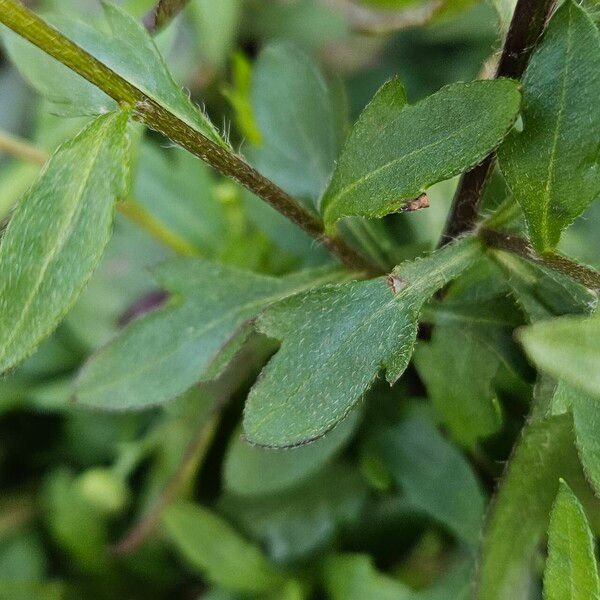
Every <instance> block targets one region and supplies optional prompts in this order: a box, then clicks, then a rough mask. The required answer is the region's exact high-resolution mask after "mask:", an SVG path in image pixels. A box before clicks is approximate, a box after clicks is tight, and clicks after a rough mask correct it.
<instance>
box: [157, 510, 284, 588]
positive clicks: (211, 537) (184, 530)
mask: <svg viewBox="0 0 600 600" xmlns="http://www.w3.org/2000/svg"><path fill="white" fill-rule="evenodd" d="M163 520H164V524H165V527H166V530H167V533H168V535H169V538H170V539H171V541H172V542H173V543H174V544H175V546H176V547H177V549H178V550H179V552H180V553H181V554H182V555H183V557H184V558H185V559H186V560H187V561H188V562H189V563H190V564H191V565H193V566H194V567H196V568H197V569H199V570H200V571H201V572H202V573H203V574H205V575H206V577H207V578H208V579H209V580H210V581H212V582H213V583H216V584H218V585H221V586H223V587H224V588H226V589H229V590H233V591H239V592H248V593H251V592H255V593H257V592H267V591H269V590H272V589H273V588H276V587H279V586H280V585H282V584H283V583H284V578H283V576H282V575H281V574H280V573H278V572H277V571H276V570H275V569H274V568H273V567H272V566H271V565H270V564H269V562H268V561H267V559H266V557H265V556H264V554H263V553H262V552H261V551H260V549H259V548H258V547H256V546H254V545H252V544H250V543H249V542H247V541H246V540H244V539H243V538H242V537H241V536H239V535H238V533H237V532H236V531H235V530H234V529H233V528H232V527H231V525H229V524H228V523H227V522H226V521H225V520H223V519H222V518H221V517H219V516H217V515H216V514H214V513H213V512H211V511H210V510H208V509H206V508H203V507H201V506H199V505H195V504H191V503H188V502H186V503H184V502H181V503H179V504H176V505H174V506H172V507H170V508H169V509H167V511H166V513H165V516H164V519H163Z"/></svg>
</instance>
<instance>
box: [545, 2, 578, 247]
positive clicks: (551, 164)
mask: <svg viewBox="0 0 600 600" xmlns="http://www.w3.org/2000/svg"><path fill="white" fill-rule="evenodd" d="M572 25H573V9H572V8H571V7H569V25H568V27H567V41H566V48H565V69H564V71H563V76H562V80H561V92H560V102H559V108H558V113H557V115H556V127H555V128H554V135H553V139H552V147H551V149H550V157H549V160H548V169H547V172H546V186H545V189H544V201H543V202H542V214H541V217H542V218H541V221H540V229H541V234H542V240H543V243H544V246H546V245H548V244H549V235H550V234H549V229H550V223H549V216H550V215H549V212H550V210H549V209H550V196H551V194H552V190H551V189H550V185H551V183H552V182H553V180H554V171H555V168H556V154H557V152H558V140H559V137H560V135H559V134H560V130H561V126H562V121H563V116H564V111H565V108H566V96H567V75H568V74H569V68H570V64H571V59H572V52H571V51H572V47H573V41H572V38H573V27H572Z"/></svg>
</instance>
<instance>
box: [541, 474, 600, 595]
mask: <svg viewBox="0 0 600 600" xmlns="http://www.w3.org/2000/svg"><path fill="white" fill-rule="evenodd" d="M544 598H545V599H546V600H592V599H596V600H597V599H598V598H600V580H599V579H598V567H597V565H596V557H595V556H594V539H593V537H592V532H591V531H590V527H589V525H588V521H587V517H586V515H585V511H584V510H583V507H582V506H581V504H580V503H579V500H578V499H577V496H575V494H573V492H572V491H571V490H570V488H569V486H568V485H567V484H566V483H565V482H564V481H562V480H561V482H560V488H559V491H558V496H557V498H556V501H555V503H554V506H553V508H552V514H551V516H550V528H549V529H548V559H547V561H546V570H545V571H544Z"/></svg>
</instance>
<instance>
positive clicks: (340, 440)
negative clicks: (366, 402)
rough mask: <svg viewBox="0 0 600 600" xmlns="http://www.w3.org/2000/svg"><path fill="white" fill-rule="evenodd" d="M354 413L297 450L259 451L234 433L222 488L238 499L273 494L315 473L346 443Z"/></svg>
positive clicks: (354, 422) (356, 418)
mask: <svg viewBox="0 0 600 600" xmlns="http://www.w3.org/2000/svg"><path fill="white" fill-rule="evenodd" d="M359 417H360V412H358V411H355V412H354V413H352V414H350V415H348V417H347V418H346V419H345V420H344V421H343V422H342V423H340V425H339V426H338V427H336V428H335V429H334V430H333V431H332V432H331V433H330V434H329V435H326V436H324V437H323V438H321V439H319V440H317V441H316V442H315V443H314V444H310V445H308V446H301V447H299V448H286V449H284V450H277V449H274V448H260V447H258V446H252V445H250V444H249V443H248V442H247V441H246V440H244V439H243V437H242V435H241V432H240V431H237V432H236V433H235V434H234V439H233V440H232V442H231V443H230V445H229V449H228V452H227V456H226V457H225V464H224V473H223V476H224V480H225V488H226V489H228V490H229V491H231V492H233V493H235V494H238V495H241V496H259V495H263V494H273V493H275V492H279V491H281V490H283V489H286V488H289V487H290V486H292V485H295V484H297V483H298V482H300V481H303V480H304V479H306V478H307V477H308V476H309V475H312V474H313V473H316V472H317V471H318V470H319V469H321V468H322V467H323V466H324V465H325V464H326V463H327V462H328V461H330V460H331V459H332V458H333V456H335V454H336V453H338V452H339V450H340V449H341V448H343V446H344V445H345V444H346V443H347V442H348V440H349V438H350V436H351V435H352V434H353V433H354V430H355V429H356V426H357V424H358V423H359V420H360V419H359Z"/></svg>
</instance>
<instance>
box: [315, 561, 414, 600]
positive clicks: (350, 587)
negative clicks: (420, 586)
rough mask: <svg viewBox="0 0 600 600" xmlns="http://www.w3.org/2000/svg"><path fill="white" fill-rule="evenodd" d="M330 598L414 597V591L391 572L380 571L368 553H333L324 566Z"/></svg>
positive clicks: (374, 599)
mask: <svg viewBox="0 0 600 600" xmlns="http://www.w3.org/2000/svg"><path fill="white" fill-rule="evenodd" d="M323 571H324V579H325V588H326V589H327V593H328V597H329V598H331V600H365V599H366V598H369V599H371V600H415V594H414V593H413V592H412V590H411V589H410V588H409V587H407V586H405V585H404V584H403V583H401V582H400V581H398V580H397V579H394V578H393V577H391V576H390V575H386V574H385V573H380V572H379V571H378V570H377V569H376V568H375V566H374V565H373V559H372V557H371V556H369V555H367V554H336V555H334V556H330V557H329V558H328V559H327V560H326V561H325V564H324V566H323Z"/></svg>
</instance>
